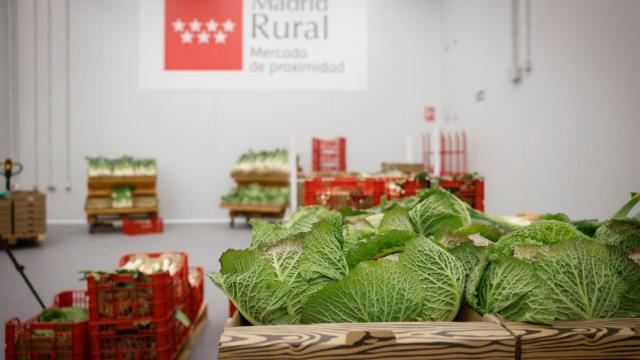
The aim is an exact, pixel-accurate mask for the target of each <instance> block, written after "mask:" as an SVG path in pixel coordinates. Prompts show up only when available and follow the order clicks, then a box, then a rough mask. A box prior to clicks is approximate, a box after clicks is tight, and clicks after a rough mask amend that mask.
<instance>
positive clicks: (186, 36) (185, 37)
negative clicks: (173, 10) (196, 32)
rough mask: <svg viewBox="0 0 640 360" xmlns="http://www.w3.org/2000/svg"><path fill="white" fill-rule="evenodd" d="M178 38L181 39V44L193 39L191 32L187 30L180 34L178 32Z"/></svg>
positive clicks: (189, 42)
mask: <svg viewBox="0 0 640 360" xmlns="http://www.w3.org/2000/svg"><path fill="white" fill-rule="evenodd" d="M180 38H181V39H182V43H183V44H191V40H192V39H193V34H192V33H190V32H188V31H185V32H183V33H182V34H180Z"/></svg>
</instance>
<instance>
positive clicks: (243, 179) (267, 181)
mask: <svg viewBox="0 0 640 360" xmlns="http://www.w3.org/2000/svg"><path fill="white" fill-rule="evenodd" d="M231 177H232V178H233V180H235V182H236V184H238V186H240V187H245V186H247V185H249V184H254V183H256V184H260V185H262V186H271V187H287V186H289V175H287V174H246V173H232V174H231Z"/></svg>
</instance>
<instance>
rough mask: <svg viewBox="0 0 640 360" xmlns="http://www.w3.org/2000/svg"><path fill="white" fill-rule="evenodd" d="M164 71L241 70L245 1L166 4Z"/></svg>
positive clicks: (188, 0) (194, 0)
mask: <svg viewBox="0 0 640 360" xmlns="http://www.w3.org/2000/svg"><path fill="white" fill-rule="evenodd" d="M164 68H165V70H242V0H165V25H164Z"/></svg>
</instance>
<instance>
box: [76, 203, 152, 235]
mask: <svg viewBox="0 0 640 360" xmlns="http://www.w3.org/2000/svg"><path fill="white" fill-rule="evenodd" d="M85 211H86V212H87V223H88V224H89V232H90V233H94V232H104V231H105V230H107V231H113V230H114V228H113V225H112V224H113V221H117V220H122V219H123V218H125V217H129V216H132V215H133V216H138V215H142V216H144V215H146V216H147V217H154V216H158V207H149V208H135V207H134V208H107V209H85ZM109 229H110V230H109Z"/></svg>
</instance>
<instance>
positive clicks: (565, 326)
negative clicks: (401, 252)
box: [219, 306, 640, 360]
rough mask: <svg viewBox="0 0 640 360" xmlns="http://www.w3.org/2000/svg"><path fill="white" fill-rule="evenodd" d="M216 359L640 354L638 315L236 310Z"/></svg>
mask: <svg viewBox="0 0 640 360" xmlns="http://www.w3.org/2000/svg"><path fill="white" fill-rule="evenodd" d="M219 356H220V359H221V360H240V359H253V358H258V357H270V358H277V359H368V358H383V357H384V358H403V359H405V358H407V359H424V358H429V359H516V360H521V359H522V360H524V359H578V358H579V359H603V360H604V359H640V319H602V320H589V321H558V322H556V324H554V325H553V326H546V325H536V324H529V323H523V322H512V321H504V320H503V319H502V318H500V317H498V316H494V315H485V316H480V315H479V314H477V313H476V312H475V311H473V310H471V309H470V308H469V307H467V306H463V308H462V310H461V312H460V314H459V315H458V318H457V319H456V320H455V321H454V322H406V323H358V324H316V325H278V326H250V325H248V323H247V322H246V320H244V319H243V318H242V316H241V315H240V314H239V313H238V312H237V311H236V312H235V314H234V315H233V316H232V317H231V318H230V319H229V320H228V321H227V324H226V325H225V328H224V330H223V332H222V335H221V336H220V344H219Z"/></svg>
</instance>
